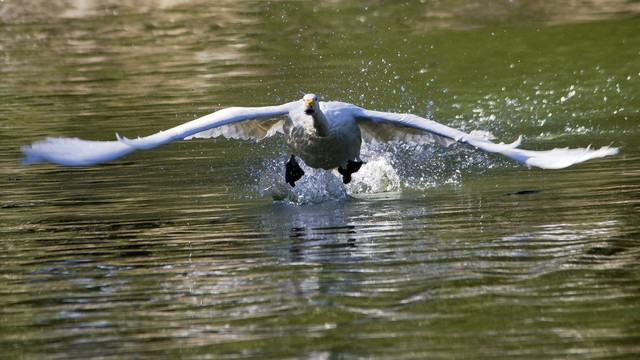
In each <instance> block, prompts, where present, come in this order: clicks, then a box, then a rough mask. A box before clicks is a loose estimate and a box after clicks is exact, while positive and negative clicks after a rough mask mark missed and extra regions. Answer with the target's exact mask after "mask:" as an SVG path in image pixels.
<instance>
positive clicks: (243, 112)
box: [20, 101, 302, 166]
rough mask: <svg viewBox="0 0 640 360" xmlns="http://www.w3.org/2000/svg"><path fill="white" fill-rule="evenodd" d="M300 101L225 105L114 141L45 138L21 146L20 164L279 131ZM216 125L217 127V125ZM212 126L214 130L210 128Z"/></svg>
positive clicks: (99, 157) (85, 159)
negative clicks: (193, 139) (142, 134)
mask: <svg viewBox="0 0 640 360" xmlns="http://www.w3.org/2000/svg"><path fill="white" fill-rule="evenodd" d="M295 106H298V107H301V106H302V105H301V102H300V101H294V102H290V103H286V104H283V105H278V106H265V107H246V108H227V109H223V110H220V111H217V112H214V113H212V114H209V115H206V116H203V117H201V118H198V119H196V120H193V121H190V122H187V123H184V124H182V125H179V126H176V127H174V128H171V129H169V130H165V131H160V132H158V133H156V134H153V135H149V136H146V137H143V138H137V139H127V138H125V137H121V136H119V135H118V134H116V138H117V141H89V140H82V139H78V138H65V137H59V138H51V137H50V138H47V139H45V140H44V141H37V142H34V143H33V144H31V145H24V146H22V147H21V150H22V152H23V154H24V157H23V158H22V159H21V160H20V163H21V164H23V165H26V164H31V163H36V162H42V161H50V162H53V163H57V164H60V165H69V166H80V165H91V164H96V163H100V162H104V161H109V160H113V159H116V158H119V157H121V156H124V155H126V154H128V153H130V152H132V151H134V150H136V149H150V148H152V147H156V146H158V145H162V144H166V143H168V142H170V141H173V140H177V139H184V138H187V137H211V136H219V135H223V136H227V137H233V138H249V137H253V138H258V139H260V138H263V137H265V136H271V135H274V134H275V133H276V132H282V122H283V117H284V116H285V115H286V114H288V113H289V111H290V110H291V109H292V108H294V107H295ZM216 128H217V129H216ZM212 129H213V130H212Z"/></svg>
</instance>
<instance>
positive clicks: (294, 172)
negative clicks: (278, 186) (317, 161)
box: [284, 155, 304, 187]
mask: <svg viewBox="0 0 640 360" xmlns="http://www.w3.org/2000/svg"><path fill="white" fill-rule="evenodd" d="M285 170H286V171H285V174H284V179H285V180H286V181H287V184H289V185H291V187H295V186H296V181H298V180H300V178H301V177H302V175H304V170H302V168H301V167H300V165H299V164H298V162H297V161H296V156H295V155H291V158H289V161H287V164H286V165H285Z"/></svg>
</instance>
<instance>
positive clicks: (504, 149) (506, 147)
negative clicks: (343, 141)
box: [352, 106, 618, 169]
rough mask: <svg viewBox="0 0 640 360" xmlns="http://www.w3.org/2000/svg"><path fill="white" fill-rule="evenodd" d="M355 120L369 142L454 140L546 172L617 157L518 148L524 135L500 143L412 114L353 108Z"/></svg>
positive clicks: (603, 152)
mask: <svg viewBox="0 0 640 360" xmlns="http://www.w3.org/2000/svg"><path fill="white" fill-rule="evenodd" d="M352 111H354V117H355V118H356V119H357V121H358V126H360V130H361V131H362V137H363V139H364V140H365V141H371V140H372V139H379V140H382V141H409V142H414V143H418V144H422V143H426V142H437V143H439V144H442V145H445V146H447V145H449V144H451V143H453V142H454V141H457V142H461V143H466V144H469V145H473V146H475V147H477V148H479V149H482V150H484V151H488V152H492V153H499V154H502V155H504V156H507V157H509V158H511V159H513V160H516V161H519V162H521V163H524V164H526V165H528V166H537V167H539V168H543V169H562V168H565V167H568V166H571V165H573V164H577V163H581V162H583V161H587V160H589V159H594V158H600V157H605V156H609V155H615V154H617V153H618V149H617V148H613V147H609V146H604V147H602V148H600V149H598V150H592V149H591V148H590V147H587V148H577V149H569V148H556V149H552V150H546V151H533V150H523V149H518V146H520V142H521V140H522V136H520V137H519V138H518V140H516V141H514V142H513V143H511V144H504V143H499V144H496V143H494V142H491V141H489V140H486V139H482V138H479V137H477V136H473V135H470V134H467V133H465V132H463V131H460V130H456V129H453V128H450V127H448V126H445V125H442V124H439V123H437V122H435V121H432V120H428V119H425V118H422V117H419V116H416V115H411V114H396V113H387V112H380V111H371V110H366V109H362V108H358V107H356V106H353V110H352Z"/></svg>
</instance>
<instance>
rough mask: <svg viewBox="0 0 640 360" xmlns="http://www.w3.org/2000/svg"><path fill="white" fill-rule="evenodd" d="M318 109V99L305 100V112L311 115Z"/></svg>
mask: <svg viewBox="0 0 640 360" xmlns="http://www.w3.org/2000/svg"><path fill="white" fill-rule="evenodd" d="M315 111H316V100H315V99H309V100H305V101H304V113H305V114H307V115H311V114H313V113H314V112H315Z"/></svg>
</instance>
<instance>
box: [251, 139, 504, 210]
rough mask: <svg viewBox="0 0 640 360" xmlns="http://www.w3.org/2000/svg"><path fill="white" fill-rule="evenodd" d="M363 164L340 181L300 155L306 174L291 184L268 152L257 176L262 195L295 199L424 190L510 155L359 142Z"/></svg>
mask: <svg viewBox="0 0 640 360" xmlns="http://www.w3.org/2000/svg"><path fill="white" fill-rule="evenodd" d="M361 156H362V159H363V160H364V161H365V164H364V165H363V166H362V168H360V170H359V171H358V172H357V173H354V174H353V180H352V181H351V183H350V184H347V185H345V184H343V183H342V176H341V175H340V174H338V173H337V171H335V170H333V171H332V170H322V169H313V168H310V167H308V166H306V165H305V164H304V163H303V162H302V161H301V162H300V166H301V167H302V168H303V170H304V172H305V175H304V176H303V177H302V178H301V179H300V180H299V181H298V182H296V186H295V187H293V188H292V187H291V186H290V185H288V184H287V183H286V182H285V180H284V163H285V161H286V159H285V158H283V157H280V158H266V159H264V160H263V162H262V164H261V167H260V169H258V170H255V171H254V173H253V174H252V176H253V177H255V178H257V179H258V180H257V185H258V188H259V193H260V196H268V197H271V198H273V200H275V201H282V202H289V203H292V204H296V205H302V204H317V203H323V202H326V201H331V200H340V199H346V198H349V197H351V196H356V197H361V196H363V195H364V196H367V195H371V194H381V193H390V192H400V191H403V190H416V191H425V190H427V189H430V188H435V187H438V186H442V185H445V184H446V185H451V184H454V185H455V184H459V183H460V182H461V181H462V179H463V178H464V176H466V175H471V174H479V173H483V172H485V171H487V169H490V168H492V167H502V166H508V164H507V163H508V161H506V160H504V159H501V158H500V157H499V156H496V155H494V154H486V153H483V152H481V151H478V150H476V149H473V148H470V147H468V146H464V145H462V146H461V145H453V146H450V147H448V148H445V147H441V146H431V145H424V146H423V145H409V144H383V143H376V144H363V147H362V151H361Z"/></svg>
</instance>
